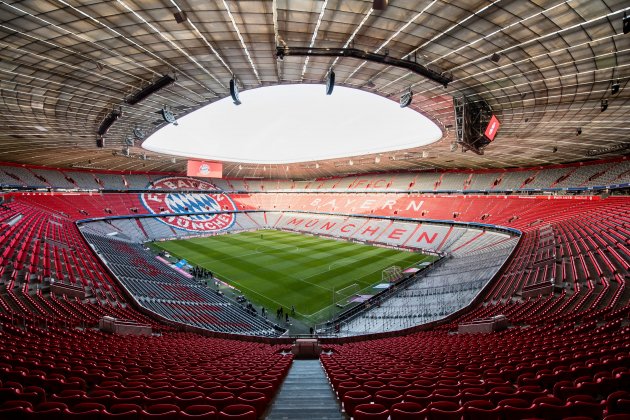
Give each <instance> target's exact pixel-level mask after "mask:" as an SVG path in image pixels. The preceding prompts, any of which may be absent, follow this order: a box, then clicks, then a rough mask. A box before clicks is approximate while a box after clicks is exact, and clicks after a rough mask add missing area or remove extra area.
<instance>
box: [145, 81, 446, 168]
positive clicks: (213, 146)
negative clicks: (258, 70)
mask: <svg viewBox="0 0 630 420" xmlns="http://www.w3.org/2000/svg"><path fill="white" fill-rule="evenodd" d="M240 99H241V102H242V105H239V106H236V105H234V104H233V103H232V99H231V98H230V97H227V98H224V99H221V100H219V101H216V102H213V103H211V104H209V105H206V106H205V107H203V108H201V109H198V110H197V111H194V112H192V113H190V114H188V115H186V116H184V117H182V118H181V119H179V120H178V123H179V125H178V126H174V125H168V126H165V127H163V128H162V129H160V130H158V131H157V132H155V133H154V134H152V135H151V136H150V137H149V138H147V139H146V140H145V142H144V143H143V145H142V147H144V148H145V149H147V150H151V151H154V152H160V153H167V154H171V155H177V156H186V157H191V158H199V159H207V160H219V161H227V162H243V163H259V164H290V163H297V162H308V161H316V160H326V159H336V158H346V157H348V158H350V157H354V156H361V155H366V154H373V153H384V152H391V151H395V150H402V149H409V148H414V147H419V146H425V145H428V144H431V143H433V142H435V141H437V140H439V139H440V138H441V137H442V132H441V130H440V129H439V128H438V127H437V126H436V125H435V124H434V123H433V122H431V121H430V120H429V119H428V118H426V117H425V116H423V115H421V114H419V113H418V112H416V111H414V110H412V109H409V108H402V109H401V108H400V106H399V104H398V103H397V102H395V101H392V100H390V99H386V98H383V97H381V96H378V95H375V94H372V93H369V92H365V91H362V90H358V89H351V88H347V87H343V86H336V87H335V89H334V91H333V93H332V95H330V96H327V95H326V93H325V87H324V86H323V85H307V84H296V85H278V86H269V87H262V88H257V89H251V90H247V91H244V92H241V94H240Z"/></svg>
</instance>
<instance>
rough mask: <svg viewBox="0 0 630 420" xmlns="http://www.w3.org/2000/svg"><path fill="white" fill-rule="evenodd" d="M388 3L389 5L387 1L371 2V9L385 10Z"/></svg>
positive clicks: (377, 0) (375, 0)
mask: <svg viewBox="0 0 630 420" xmlns="http://www.w3.org/2000/svg"><path fill="white" fill-rule="evenodd" d="M388 3H389V0H374V1H373V2H372V9H374V10H385V9H386V8H387V4H388Z"/></svg>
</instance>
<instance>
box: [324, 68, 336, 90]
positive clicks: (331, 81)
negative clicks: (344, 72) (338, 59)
mask: <svg viewBox="0 0 630 420" xmlns="http://www.w3.org/2000/svg"><path fill="white" fill-rule="evenodd" d="M334 88H335V72H334V70H333V69H332V68H331V69H330V70H329V71H328V74H327V75H326V95H330V94H332V92H333V89H334Z"/></svg>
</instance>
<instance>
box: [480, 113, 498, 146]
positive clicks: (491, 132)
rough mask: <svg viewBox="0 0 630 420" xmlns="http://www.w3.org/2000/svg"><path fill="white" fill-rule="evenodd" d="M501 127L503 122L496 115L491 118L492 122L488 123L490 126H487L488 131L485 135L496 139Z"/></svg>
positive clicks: (490, 138)
mask: <svg viewBox="0 0 630 420" xmlns="http://www.w3.org/2000/svg"><path fill="white" fill-rule="evenodd" d="M499 127H501V123H500V122H499V120H498V119H497V117H495V116H494V115H493V116H492V118H490V122H489V123H488V127H487V128H486V132H485V133H484V135H485V136H486V137H487V138H488V140H490V141H492V140H494V136H496V135H497V131H499Z"/></svg>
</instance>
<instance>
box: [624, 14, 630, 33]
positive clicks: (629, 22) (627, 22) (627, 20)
mask: <svg viewBox="0 0 630 420" xmlns="http://www.w3.org/2000/svg"><path fill="white" fill-rule="evenodd" d="M628 32H630V16H628V15H627V13H626V12H623V33H624V34H627V33H628Z"/></svg>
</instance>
